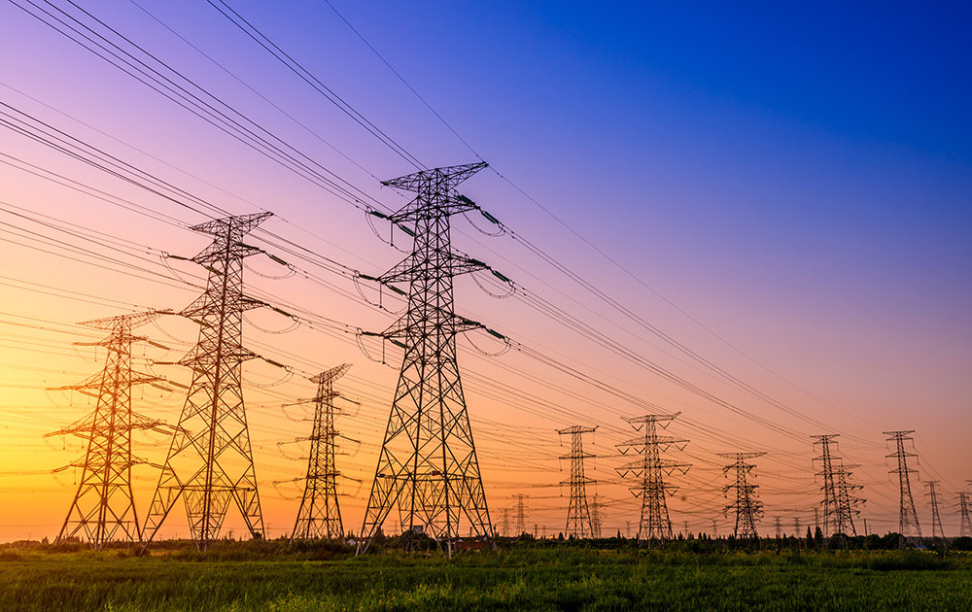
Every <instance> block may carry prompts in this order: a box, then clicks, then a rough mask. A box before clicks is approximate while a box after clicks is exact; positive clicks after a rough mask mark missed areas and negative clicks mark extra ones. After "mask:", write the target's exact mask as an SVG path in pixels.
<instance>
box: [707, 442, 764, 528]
mask: <svg viewBox="0 0 972 612" xmlns="http://www.w3.org/2000/svg"><path fill="white" fill-rule="evenodd" d="M765 454H766V453H764V452H758V453H719V456H720V457H725V458H727V459H731V460H733V463H730V464H729V465H727V466H726V467H724V468H723V470H722V471H723V472H724V473H725V474H727V475H728V473H729V470H735V472H736V482H735V483H734V484H729V485H726V486H725V489H724V491H725V492H726V493H728V492H729V490H730V489H735V490H736V500H735V501H734V502H732V503H730V504H727V505H726V509H725V511H724V512H725V514H726V516H729V511H730V510H732V511H734V512H735V514H736V529H735V531H734V532H733V533H734V534H735V537H736V538H737V539H745V538H752V539H754V540H757V539H759V535H758V534H757V532H756V522H757V520H758V519H759V518H760V517H762V516H763V503H762V502H761V501H759V500H758V499H757V498H756V489H757V488H758V485H754V484H749V481H748V480H747V476H748V475H749V473H750V472H751V471H753V469H755V468H756V465H755V464H752V463H747V460H748V459H755V458H756V457H762V456H763V455H765Z"/></svg>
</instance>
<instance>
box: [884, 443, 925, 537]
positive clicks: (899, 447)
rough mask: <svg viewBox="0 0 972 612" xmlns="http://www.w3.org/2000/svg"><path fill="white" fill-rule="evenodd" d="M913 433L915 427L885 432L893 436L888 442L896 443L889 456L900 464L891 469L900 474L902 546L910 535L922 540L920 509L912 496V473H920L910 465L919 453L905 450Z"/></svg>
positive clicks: (899, 527) (899, 524)
mask: <svg viewBox="0 0 972 612" xmlns="http://www.w3.org/2000/svg"><path fill="white" fill-rule="evenodd" d="M911 433H914V430H913V429H911V430H907V431H886V432H884V434H885V435H886V436H891V437H890V438H888V442H894V444H895V452H894V453H891V454H890V455H888V457H893V458H894V459H895V460H896V461H897V464H898V467H896V468H895V469H893V470H891V471H890V473H891V474H897V475H898V491H899V494H900V497H899V500H900V501H899V504H898V536H899V544H900V545H902V546H903V545H904V543H905V541H906V540H907V538H909V537H916V538H918V541H919V542H921V524H920V523H918V511H917V510H915V500H914V498H913V497H912V496H911V474H916V473H918V470H914V469H911V468H909V467H908V457H917V456H918V455H916V454H914V453H909V452H907V451H906V450H905V442H906V441H909V440H912V441H913V438H911V436H909V435H908V434H911Z"/></svg>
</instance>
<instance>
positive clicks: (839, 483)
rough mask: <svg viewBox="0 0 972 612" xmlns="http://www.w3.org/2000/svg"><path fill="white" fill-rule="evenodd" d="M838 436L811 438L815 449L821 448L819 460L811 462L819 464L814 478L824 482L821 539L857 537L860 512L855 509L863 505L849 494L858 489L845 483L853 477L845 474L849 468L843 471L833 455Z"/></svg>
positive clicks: (858, 486) (858, 487)
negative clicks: (856, 520)
mask: <svg viewBox="0 0 972 612" xmlns="http://www.w3.org/2000/svg"><path fill="white" fill-rule="evenodd" d="M838 435H840V434H823V435H819V436H811V438H813V439H814V443H813V444H814V446H820V456H819V457H816V458H815V459H814V460H815V461H820V463H821V466H820V467H821V469H820V471H819V472H817V476H820V477H821V478H823V485H822V486H821V487H820V490H821V491H822V492H823V494H824V495H823V500H822V501H821V503H820V506H821V507H822V508H823V535H824V537H826V538H829V537H831V536H846V535H855V536H856V535H857V528H856V527H855V526H854V516H855V515H857V514H860V511H859V510H857V509H856V508H855V506H856V505H857V504H859V503H860V502H862V501H863V500H862V499H860V498H858V497H855V496H853V495H852V494H851V491H853V490H854V489H860V488H861V487H860V485H854V484H851V483H850V482H849V481H848V477H849V476H850V475H851V474H852V472H850V471H848V468H849V467H851V466H847V467H845V466H844V465H843V462H842V461H841V459H840V457H836V456H834V455H833V453H832V448H833V447H835V446H836V445H837V442H836V440H835V438H837V436H838Z"/></svg>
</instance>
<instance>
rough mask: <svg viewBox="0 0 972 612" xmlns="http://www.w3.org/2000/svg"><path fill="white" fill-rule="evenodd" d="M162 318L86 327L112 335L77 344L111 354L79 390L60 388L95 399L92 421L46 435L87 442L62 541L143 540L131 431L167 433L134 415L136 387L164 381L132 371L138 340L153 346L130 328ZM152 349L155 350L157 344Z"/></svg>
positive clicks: (152, 315)
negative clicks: (134, 489)
mask: <svg viewBox="0 0 972 612" xmlns="http://www.w3.org/2000/svg"><path fill="white" fill-rule="evenodd" d="M162 314H163V313H160V312H146V313H138V314H126V315H120V316H117V317H111V318H107V319H98V320H95V321H87V322H85V323H82V325H86V326H88V327H94V328H96V329H104V330H108V332H109V335H108V337H107V338H105V339H104V340H101V341H100V342H94V343H77V344H79V345H88V346H91V345H94V346H103V347H105V348H106V349H107V352H108V355H107V357H106V358H105V366H104V368H103V369H102V371H101V372H100V373H98V374H95V375H94V376H92V377H90V378H88V379H87V380H85V381H83V382H81V383H79V384H77V385H70V386H67V387H59V389H62V390H72V391H78V392H80V393H84V394H87V395H92V396H93V397H95V399H96V400H97V403H96V404H95V409H94V411H93V412H92V413H91V414H89V415H88V416H86V417H84V418H83V419H81V420H79V421H76V422H75V423H73V424H72V425H69V426H68V427H65V428H63V429H60V430H58V431H55V432H52V433H49V434H47V436H48V437H49V436H55V435H75V436H78V437H80V438H83V439H85V440H87V448H86V450H85V457H84V464H83V465H81V466H80V467H81V468H82V469H81V481H80V483H79V485H78V488H77V491H76V492H75V494H74V500H73V501H72V502H71V507H70V509H69V510H68V514H67V518H65V519H64V524H63V525H62V526H61V530H60V532H59V533H58V535H57V541H58V542H62V541H64V540H66V539H69V538H73V537H76V536H78V535H79V534H83V537H84V539H85V540H86V541H88V542H89V543H90V544H91V546H92V547H94V548H95V549H97V550H102V549H104V547H105V546H106V545H107V544H108V543H109V542H112V541H128V542H136V541H140V540H141V537H142V532H141V527H140V525H139V522H138V513H137V512H136V508H135V501H134V497H133V495H132V466H133V465H135V464H137V463H145V461H144V460H143V459H139V458H137V457H135V456H134V455H132V431H135V430H150V429H151V430H155V431H160V432H164V431H166V430H165V429H164V428H163V423H162V422H161V421H157V420H153V419H149V418H146V417H143V416H141V415H139V414H136V413H135V412H133V411H132V387H133V386H134V385H142V384H155V383H158V382H159V381H161V380H162V379H161V378H159V377H157V376H151V375H148V374H143V373H141V372H136V371H134V370H132V345H133V344H134V343H135V342H140V341H146V342H150V341H149V340H148V338H146V337H144V336H134V335H132V329H133V328H135V327H138V326H139V325H142V324H144V323H148V322H149V321H152V320H154V319H156V318H157V317H159V316H161V315H162ZM151 344H153V345H155V343H154V342H151ZM156 346H160V347H161V345H156ZM163 348H164V347H163Z"/></svg>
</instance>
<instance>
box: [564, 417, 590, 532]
mask: <svg viewBox="0 0 972 612" xmlns="http://www.w3.org/2000/svg"><path fill="white" fill-rule="evenodd" d="M596 430H597V427H596V426H595V427H583V426H581V425H573V426H571V427H568V428H566V429H558V430H557V433H558V434H560V435H562V436H563V435H568V434H569V435H570V454H569V455H562V456H561V457H560V458H561V459H570V480H566V481H562V482H561V483H560V484H562V485H563V484H569V485H570V504H568V506H567V528H566V529H565V530H564V534H565V535H567V536H574V537H575V538H590V537H593V535H594V520H593V518H592V517H591V507H590V505H589V504H588V503H587V485H589V484H594V483H595V482H597V481H596V480H594V479H593V478H588V477H587V475H586V474H585V473H584V459H590V458H592V457H594V455H592V454H590V453H586V452H584V434H586V433H594V432H595V431H596Z"/></svg>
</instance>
